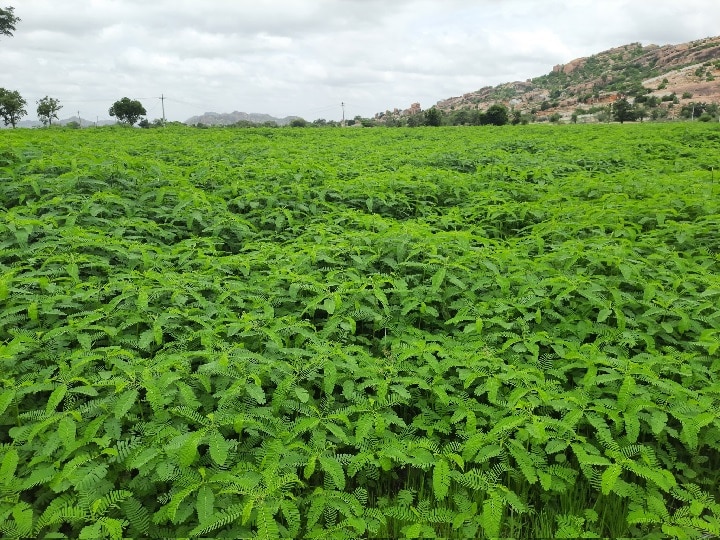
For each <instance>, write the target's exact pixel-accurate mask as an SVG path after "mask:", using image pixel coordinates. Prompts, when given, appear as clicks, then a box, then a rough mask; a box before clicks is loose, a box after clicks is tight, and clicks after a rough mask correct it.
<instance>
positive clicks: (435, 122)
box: [425, 107, 442, 126]
mask: <svg viewBox="0 0 720 540" xmlns="http://www.w3.org/2000/svg"><path fill="white" fill-rule="evenodd" d="M425 125H426V126H440V125H442V112H441V111H440V109H438V108H437V107H431V108H429V109H428V110H427V111H425Z"/></svg>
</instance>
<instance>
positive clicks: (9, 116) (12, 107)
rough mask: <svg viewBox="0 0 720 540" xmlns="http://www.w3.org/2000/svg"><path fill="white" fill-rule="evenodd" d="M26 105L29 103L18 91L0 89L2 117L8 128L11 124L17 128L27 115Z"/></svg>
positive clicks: (0, 114)
mask: <svg viewBox="0 0 720 540" xmlns="http://www.w3.org/2000/svg"><path fill="white" fill-rule="evenodd" d="M26 105H27V102H26V101H25V100H24V99H23V98H22V96H21V95H20V93H19V92H18V91H17V90H6V89H5V88H0V116H1V117H2V119H3V121H4V122H5V125H6V126H7V125H8V124H10V125H12V127H13V128H15V125H16V124H17V123H18V120H20V119H21V118H22V117H23V116H25V115H26V114H27V111H26V110H25V106H26Z"/></svg>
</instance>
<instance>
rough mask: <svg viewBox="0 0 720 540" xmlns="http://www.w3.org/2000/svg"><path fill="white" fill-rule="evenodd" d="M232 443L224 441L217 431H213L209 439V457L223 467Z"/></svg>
mask: <svg viewBox="0 0 720 540" xmlns="http://www.w3.org/2000/svg"><path fill="white" fill-rule="evenodd" d="M232 444H233V443H232V442H231V441H227V440H225V438H224V437H223V436H222V434H221V433H220V432H219V431H215V432H213V433H212V435H210V437H209V445H210V457H211V458H212V460H213V461H214V462H215V463H217V464H218V465H219V466H221V467H222V466H223V465H225V462H226V461H227V458H228V453H229V451H230V448H232Z"/></svg>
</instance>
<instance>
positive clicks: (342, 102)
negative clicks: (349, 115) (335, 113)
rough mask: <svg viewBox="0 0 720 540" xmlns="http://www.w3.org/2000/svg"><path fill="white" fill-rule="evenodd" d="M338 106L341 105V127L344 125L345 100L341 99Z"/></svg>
mask: <svg viewBox="0 0 720 540" xmlns="http://www.w3.org/2000/svg"><path fill="white" fill-rule="evenodd" d="M340 106H341V107H342V124H340V125H341V126H342V127H345V102H344V101H341V102H340Z"/></svg>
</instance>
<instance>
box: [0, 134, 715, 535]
mask: <svg viewBox="0 0 720 540" xmlns="http://www.w3.org/2000/svg"><path fill="white" fill-rule="evenodd" d="M719 151H720V130H719V129H718V127H717V125H715V124H712V123H710V124H692V125H685V124H683V125H679V124H656V125H631V126H628V125H622V126H620V125H586V126H523V127H515V128H490V127H488V128H467V129H462V130H457V129H448V128H435V129H429V128H427V129H418V130H412V131H407V130H382V129H376V130H335V131H333V130H331V131H325V130H323V131H322V132H320V131H318V130H310V129H307V130H306V129H301V128H300V129H292V130H277V129H275V130H271V129H253V130H243V131H242V133H239V132H238V131H235V130H225V129H208V130H191V129H184V128H173V127H170V128H167V129H165V130H128V129H124V130H123V129H115V128H107V129H105V128H98V129H88V130H74V131H72V130H52V131H51V130H16V131H13V132H11V133H10V132H9V133H7V134H4V135H3V143H2V147H0V210H2V212H0V216H1V217H0V247H1V248H2V249H0V426H1V428H0V536H2V537H7V538H24V537H37V538H74V537H80V538H125V537H173V538H175V537H218V538H251V537H252V538H265V539H270V538H278V537H281V538H387V537H395V538H397V537H407V538H493V537H518V538H536V537H555V538H578V537H584V538H601V537H638V536H643V537H647V538H665V537H676V538H707V537H711V536H717V535H719V534H720V505H719V504H718V496H719V495H720V493H719V489H718V486H720V473H719V472H718V471H720V418H719V413H718V411H720V382H719V381H718V373H719V372H720V278H719V277H718V276H720V256H719V255H718V254H719V253H720V232H719V231H720V229H719V226H720V186H719V185H718V180H717V177H718V167H720V162H718V155H719V153H718V152H719Z"/></svg>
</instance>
